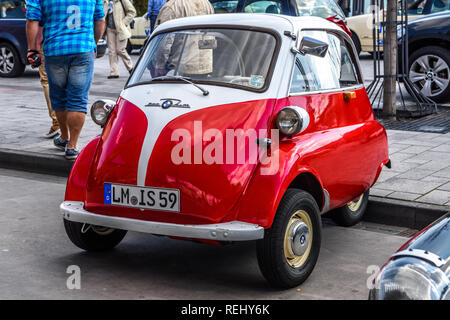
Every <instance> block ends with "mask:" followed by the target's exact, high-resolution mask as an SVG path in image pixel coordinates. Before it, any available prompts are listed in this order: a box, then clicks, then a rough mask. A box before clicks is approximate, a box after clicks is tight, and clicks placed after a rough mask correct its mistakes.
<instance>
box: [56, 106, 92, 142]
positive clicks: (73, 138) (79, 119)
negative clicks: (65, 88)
mask: <svg viewBox="0 0 450 320" xmlns="http://www.w3.org/2000/svg"><path fill="white" fill-rule="evenodd" d="M85 120H86V114H85V113H84V112H79V111H67V125H68V127H69V132H70V139H69V144H68V145H67V148H68V149H74V148H76V147H77V142H78V138H79V137H80V133H81V129H83V125H84V121H85ZM61 135H62V134H61ZM63 139H64V137H63Z"/></svg>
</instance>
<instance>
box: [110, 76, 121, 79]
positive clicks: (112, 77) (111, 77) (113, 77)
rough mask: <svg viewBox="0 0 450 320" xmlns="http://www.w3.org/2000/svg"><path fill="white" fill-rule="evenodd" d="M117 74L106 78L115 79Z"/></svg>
mask: <svg viewBox="0 0 450 320" xmlns="http://www.w3.org/2000/svg"><path fill="white" fill-rule="evenodd" d="M117 78H119V76H108V79H117Z"/></svg>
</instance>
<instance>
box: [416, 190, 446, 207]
mask: <svg viewBox="0 0 450 320" xmlns="http://www.w3.org/2000/svg"><path fill="white" fill-rule="evenodd" d="M449 200H450V191H443V190H433V191H431V192H430V193H428V194H426V195H424V196H422V197H420V198H418V199H416V200H415V201H417V202H425V203H433V204H439V205H443V204H446V203H447V202H449Z"/></svg>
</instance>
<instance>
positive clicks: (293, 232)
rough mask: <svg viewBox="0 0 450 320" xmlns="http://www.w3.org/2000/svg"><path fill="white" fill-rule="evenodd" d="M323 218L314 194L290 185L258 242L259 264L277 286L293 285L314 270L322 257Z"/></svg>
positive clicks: (267, 277)
mask: <svg viewBox="0 0 450 320" xmlns="http://www.w3.org/2000/svg"><path fill="white" fill-rule="evenodd" d="M321 228H322V222H321V219H320V212H319V207H318V206H317V203H316V201H315V200H314V198H313V197H312V196H311V195H310V194H309V193H307V192H305V191H303V190H300V189H288V190H287V191H286V194H285V195H284V196H283V199H282V200H281V202H280V205H279V207H278V210H277V212H276V215H275V218H274V221H273V224H272V227H270V228H269V229H267V230H266V231H265V233H264V238H263V239H261V240H258V242H257V257H258V264H259V267H260V269H261V272H262V274H263V275H264V277H265V278H266V279H267V281H268V282H269V283H270V284H271V285H272V286H274V287H278V288H292V287H295V286H297V285H299V284H301V283H303V282H304V281H305V280H306V279H307V278H308V277H309V275H310V274H311V272H312V271H313V269H314V266H315V264H316V262H317V258H318V257H319V251H320V243H321Z"/></svg>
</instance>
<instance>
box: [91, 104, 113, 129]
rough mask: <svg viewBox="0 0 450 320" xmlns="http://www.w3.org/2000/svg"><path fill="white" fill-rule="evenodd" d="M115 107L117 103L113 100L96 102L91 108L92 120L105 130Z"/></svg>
mask: <svg viewBox="0 0 450 320" xmlns="http://www.w3.org/2000/svg"><path fill="white" fill-rule="evenodd" d="M115 105H116V103H115V101H113V100H107V99H100V100H97V101H95V102H94V103H93V104H92V106H91V118H92V120H93V121H94V122H95V123H96V124H98V125H99V126H101V127H102V128H103V126H104V125H105V124H106V122H107V121H108V118H109V115H110V113H111V111H112V110H113V109H114V106H115Z"/></svg>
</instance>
